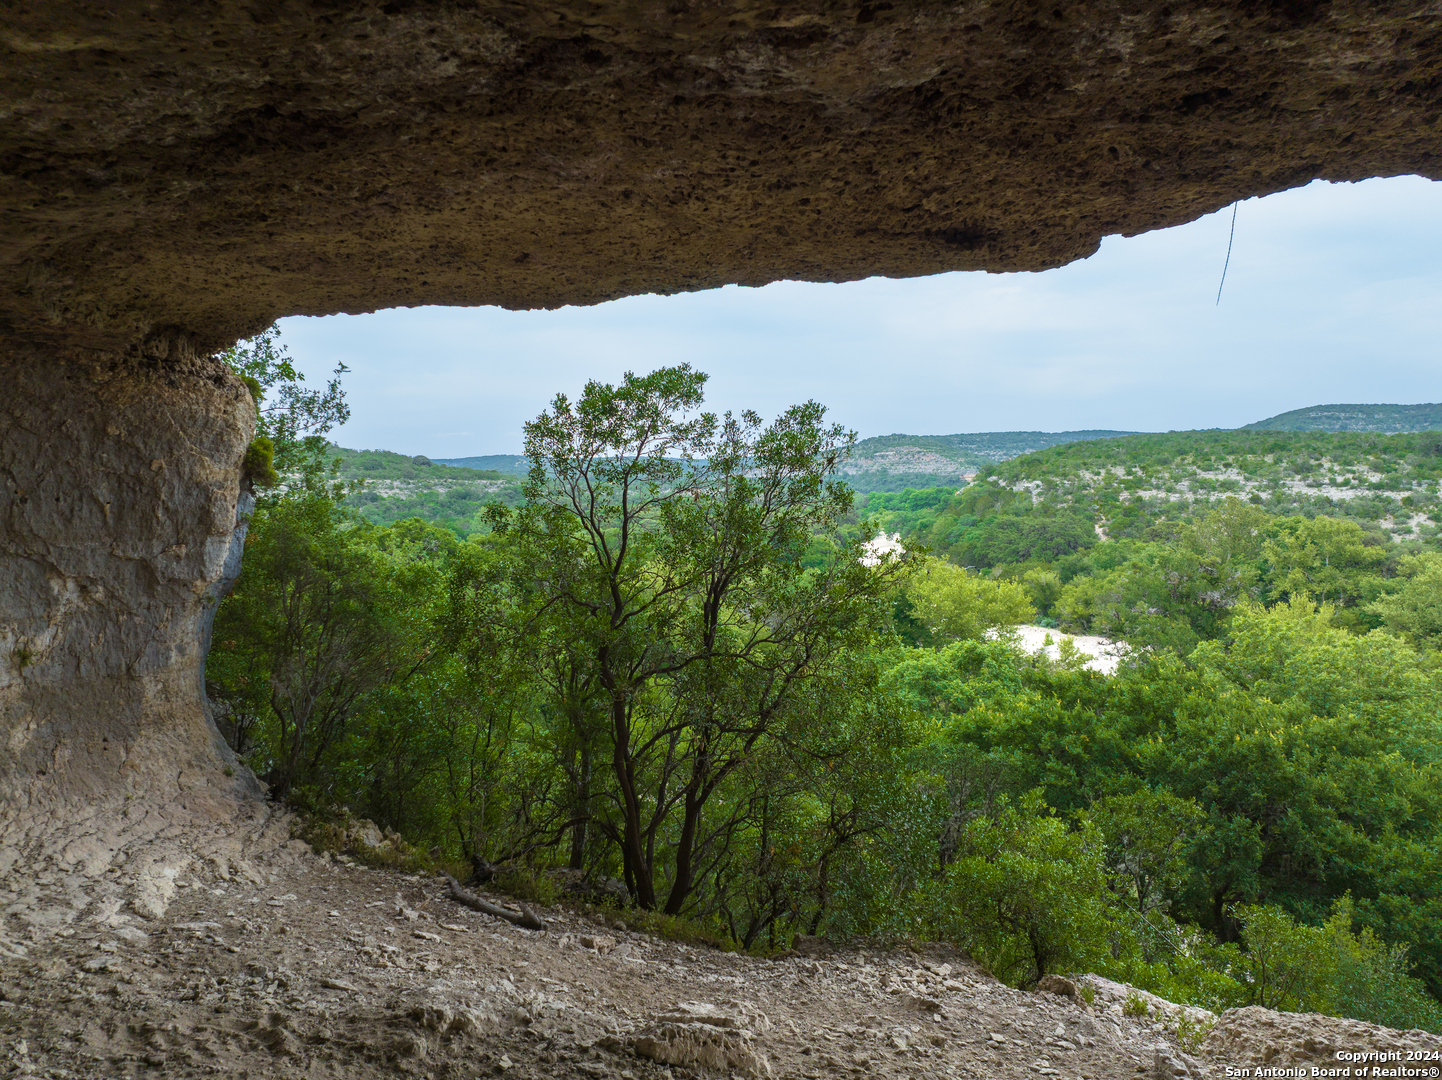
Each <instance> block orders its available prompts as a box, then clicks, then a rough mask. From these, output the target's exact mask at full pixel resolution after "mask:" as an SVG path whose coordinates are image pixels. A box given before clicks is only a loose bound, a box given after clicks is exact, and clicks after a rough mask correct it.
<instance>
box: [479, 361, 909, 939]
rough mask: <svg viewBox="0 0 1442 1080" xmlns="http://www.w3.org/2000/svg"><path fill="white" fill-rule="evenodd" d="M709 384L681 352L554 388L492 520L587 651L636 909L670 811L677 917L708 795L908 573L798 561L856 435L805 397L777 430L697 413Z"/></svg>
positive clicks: (745, 419)
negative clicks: (655, 363) (636, 368)
mask: <svg viewBox="0 0 1442 1080" xmlns="http://www.w3.org/2000/svg"><path fill="white" fill-rule="evenodd" d="M705 379H706V376H704V375H703V374H701V373H699V372H695V371H693V370H692V369H691V368H690V367H689V366H686V365H682V366H680V367H676V368H662V369H660V370H658V371H655V372H653V373H651V374H650V375H647V376H644V377H637V376H635V375H633V374H630V373H628V374H627V375H626V376H625V378H624V380H623V382H622V384H621V385H620V386H609V385H605V384H602V383H596V382H592V383H588V384H587V386H586V388H585V391H584V392H583V394H582V396H581V398H580V399H579V400H578V401H577V402H576V403H575V404H574V405H572V403H571V402H570V401H569V400H568V399H567V398H565V397H564V396H558V397H557V398H556V399H555V401H554V402H553V404H552V407H551V408H550V410H548V411H547V412H546V413H543V414H542V415H541V416H540V417H538V418H537V419H536V420H534V421H532V422H531V423H529V424H527V425H526V455H527V457H528V458H529V459H530V460H531V461H532V463H533V466H532V470H531V474H530V479H529V483H528V487H527V492H526V494H527V503H526V505H524V506H523V507H522V508H520V509H519V510H518V511H517V512H516V513H514V514H507V513H504V512H502V511H500V510H497V511H496V512H495V514H494V520H495V522H496V527H497V529H498V530H499V531H502V532H503V533H506V534H508V535H511V536H514V537H515V538H516V542H517V543H518V544H519V546H520V550H522V551H523V553H524V554H523V561H524V562H525V564H526V565H528V566H530V567H532V571H533V573H534V575H535V579H534V581H533V583H532V586H531V587H532V588H533V589H534V590H535V592H536V594H537V595H538V597H539V598H541V603H542V606H543V607H546V608H551V609H558V610H563V611H564V612H565V615H564V616H563V617H562V618H563V622H564V625H565V627H567V630H566V631H565V632H568V633H574V634H578V635H580V636H581V639H582V640H584V641H585V642H586V643H587V647H588V649H589V651H590V653H591V655H592V657H593V658H594V660H593V663H594V671H595V678H596V680H597V682H598V683H599V684H600V687H601V688H602V691H603V693H604V696H605V700H606V712H607V720H608V729H609V735H610V743H611V751H612V763H611V764H612V773H613V778H614V782H615V793H614V797H615V800H616V807H617V811H618V814H617V818H616V820H614V821H610V820H609V819H604V820H601V819H598V820H597V821H596V826H597V827H598V828H601V829H602V830H603V831H608V832H609V833H610V834H611V835H612V837H613V839H614V840H615V842H616V843H617V845H618V846H619V848H620V850H621V854H622V861H623V869H624V872H625V875H626V879H627V884H628V886H629V887H630V888H631V889H632V892H633V895H634V896H635V897H636V899H637V901H638V902H639V903H640V904H641V905H642V906H643V907H648V908H650V907H655V906H657V905H658V901H659V898H658V895H657V892H656V885H655V874H656V865H657V857H658V856H657V841H658V839H659V837H660V835H661V830H662V826H663V825H664V824H665V822H666V821H667V819H668V818H669V816H670V814H671V812H672V810H673V809H676V810H678V811H679V815H680V818H681V824H680V828H679V834H678V836H677V838H676V841H675V844H674V848H673V849H672V870H671V878H672V883H671V888H670V890H669V894H668V896H667V898H666V900H665V907H666V910H667V911H668V912H669V913H673V914H674V913H676V912H677V911H679V910H680V909H681V907H682V905H683V904H684V903H685V901H686V898H687V897H688V896H689V894H690V892H691V891H692V889H693V888H694V886H695V876H694V868H695V857H696V843H697V838H698V836H699V829H700V826H701V817H702V814H703V811H704V809H705V806H706V804H707V803H708V801H709V800H710V799H711V798H712V796H713V795H714V794H715V793H716V791H717V790H718V788H719V787H720V785H721V784H722V783H723V782H724V781H725V780H726V778H727V777H728V776H729V775H730V774H731V773H732V772H734V771H735V770H736V769H738V768H739V767H740V766H741V765H742V764H743V763H745V762H746V761H747V760H748V758H749V755H750V754H751V753H752V752H753V750H754V748H755V747H756V746H757V744H758V742H759V741H761V740H762V739H764V738H765V737H766V735H767V733H768V732H769V731H771V730H772V728H773V727H774V726H775V725H776V724H778V723H780V722H782V721H783V719H784V718H785V717H786V716H788V715H789V714H790V713H791V712H792V711H793V710H795V709H797V708H800V707H801V704H800V703H801V701H802V700H804V698H805V690H806V688H807V687H808V685H809V684H810V682H811V681H812V680H813V679H815V678H817V677H818V675H819V674H821V673H822V672H823V671H824V670H825V668H826V666H827V664H828V662H829V660H830V659H831V658H833V657H834V656H836V655H837V654H838V652H839V651H840V650H841V649H842V648H843V647H846V646H853V645H858V644H862V643H864V642H866V641H868V640H870V638H871V636H872V635H874V634H875V633H876V628H877V627H879V626H880V625H882V623H883V621H884V618H885V610H884V603H883V598H884V595H885V593H886V591H887V589H889V588H890V587H891V583H892V582H893V581H894V580H895V578H896V576H897V574H898V573H899V564H894V563H891V562H888V563H886V564H885V565H883V566H881V567H878V568H868V567H865V566H862V565H861V564H860V562H859V561H858V560H857V558H856V557H855V555H854V554H851V553H849V552H848V551H847V550H846V549H844V548H838V549H837V550H836V552H835V554H834V555H833V557H832V558H831V560H830V562H829V564H828V565H827V566H825V567H823V568H820V569H807V568H806V567H805V566H803V564H802V560H803V557H804V556H805V555H806V553H807V551H808V549H809V548H811V546H812V541H813V536H814V535H815V534H821V535H829V534H832V533H834V532H835V529H836V526H837V523H838V521H839V519H840V518H841V516H842V515H843V514H845V513H846V512H847V511H848V510H849V509H850V506H851V497H852V496H851V492H850V490H849V489H848V488H846V486H845V485H844V484H840V483H838V482H836V481H832V480H828V479H827V477H829V476H831V475H832V474H834V473H835V471H836V467H837V464H838V462H839V460H840V459H841V457H842V456H843V455H844V453H845V452H846V449H847V448H848V447H849V445H850V442H851V439H852V436H850V435H848V434H847V433H845V432H843V431H842V430H841V429H840V428H837V427H835V426H827V425H825V424H824V423H823V415H824V410H823V409H822V408H821V406H819V405H816V404H815V403H808V404H806V405H801V406H796V407H794V408H792V409H790V410H788V411H787V412H786V413H785V414H783V415H782V417H781V418H779V419H778V420H777V421H775V422H774V423H772V424H770V425H767V424H764V423H763V422H762V421H761V419H760V417H758V416H756V415H755V414H754V413H749V412H748V413H744V414H742V415H741V416H740V417H733V416H732V415H730V414H727V415H726V417H724V418H723V419H720V420H718V418H717V417H716V416H715V415H714V414H710V413H701V412H699V411H698V410H699V408H700V405H701V402H702V387H703V386H704V383H705ZM648 775H649V784H648V787H649V793H645V792H643V788H642V782H643V780H646V779H647V777H648Z"/></svg>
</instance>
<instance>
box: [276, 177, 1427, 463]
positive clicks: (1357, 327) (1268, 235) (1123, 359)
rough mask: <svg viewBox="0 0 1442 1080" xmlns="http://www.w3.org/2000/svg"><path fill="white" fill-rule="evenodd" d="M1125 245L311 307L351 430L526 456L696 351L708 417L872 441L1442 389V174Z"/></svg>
mask: <svg viewBox="0 0 1442 1080" xmlns="http://www.w3.org/2000/svg"><path fill="white" fill-rule="evenodd" d="M1230 222H1231V211H1230V209H1228V210H1226V211H1223V212H1221V213H1219V214H1212V215H1209V216H1208V217H1205V218H1201V219H1199V220H1197V221H1194V222H1192V223H1190V224H1188V225H1183V226H1180V227H1178V228H1175V229H1167V230H1164V231H1160V232H1154V233H1148V234H1145V235H1143V236H1136V237H1131V238H1122V237H1117V236H1113V237H1108V238H1107V239H1106V240H1104V241H1103V242H1102V246H1101V250H1100V251H1098V252H1097V253H1096V254H1095V255H1093V256H1092V257H1091V258H1090V259H1086V260H1083V261H1081V262H1076V263H1072V264H1071V265H1070V266H1065V267H1062V268H1060V269H1057V270H1049V271H1046V272H1044V273H1038V274H985V273H965V274H963V273H956V274H942V275H938V276H936V277H930V278H911V279H902V280H895V279H884V278H871V279H869V280H866V281H858V282H851V283H848V284H842V285H825V284H810V283H803V282H777V283H775V284H772V285H768V286H766V287H765V288H760V289H748V288H740V287H737V286H728V287H727V288H724V289H718V290H713V291H711V292H705V293H691V294H687V295H683V296H670V297H659V296H638V297H631V298H629V299H625V300H617V301H614V302H612V303H608V304H602V305H599V306H597V307H591V308H577V307H567V308H561V309H559V310H557V311H520V312H518V311H503V310H500V309H498V308H440V307H429V308H396V309H390V310H387V311H381V312H376V313H375V314H371V315H355V316H349V315H334V316H329V317H326V318H301V317H297V318H290V319H285V320H283V321H282V322H281V331H282V340H283V341H284V342H286V343H287V344H288V345H289V347H290V351H291V354H292V356H293V357H294V358H295V359H296V361H297V362H298V363H299V365H300V366H301V368H302V370H304V371H305V372H306V373H307V374H308V376H309V378H310V379H311V381H313V382H317V381H320V380H322V379H324V377H325V375H326V373H327V372H328V371H329V369H330V368H332V367H333V366H334V365H335V363H336V361H344V362H345V363H346V364H347V365H348V366H349V367H350V368H351V373H350V374H349V375H348V376H347V377H346V379H345V383H344V385H345V387H346V389H347V391H348V394H349V398H350V402H351V405H352V409H353V412H352V418H351V421H350V422H349V423H348V424H346V425H345V427H344V428H342V429H340V430H339V431H338V432H337V433H336V435H335V438H336V441H337V442H339V443H341V444H342V445H344V446H351V447H359V448H364V449H371V448H379V449H388V450H398V451H402V452H405V453H411V454H415V453H423V454H428V455H430V456H431V457H463V456H468V455H472V454H505V453H519V452H520V449H521V425H522V424H523V423H524V422H525V421H526V420H528V419H530V418H532V417H534V416H535V415H536V414H537V413H538V412H540V411H541V409H543V408H544V407H545V405H546V403H547V402H548V401H549V400H550V398H551V397H552V396H553V395H554V394H555V393H557V392H558V391H565V392H566V393H568V394H573V395H574V394H575V393H576V392H577V391H579V390H580V388H581V387H582V385H583V384H584V383H585V381H586V380H587V379H589V378H599V379H604V380H607V381H615V380H617V379H619V377H620V376H621V374H622V373H623V372H624V371H627V370H633V371H638V372H643V371H650V370H651V369H653V368H655V367H658V366H661V365H663V364H675V363H680V362H682V361H689V362H690V363H691V364H693V365H694V366H696V367H698V368H700V369H701V370H702V371H706V372H708V373H710V375H711V377H712V378H711V382H710V383H709V390H708V395H707V396H708V402H707V404H708V407H709V408H715V409H718V410H725V409H740V408H754V409H757V410H758V411H760V412H761V413H763V414H765V415H773V414H775V413H777V412H779V411H780V410H781V409H783V408H785V407H786V406H787V405H790V404H793V403H794V402H797V401H803V400H806V399H807V398H815V399H816V400H818V401H820V402H822V403H823V404H825V405H827V406H828V407H829V408H830V410H831V416H832V418H833V419H835V420H838V421H840V422H841V423H844V424H846V425H848V426H850V427H853V428H855V429H857V430H858V431H859V432H860V434H861V435H862V437H867V436H871V435H887V434H891V433H894V432H906V433H908V434H916V435H943V434H950V433H952V432H958V431H1006V430H1014V429H1034V430H1044V431H1058V430H1068V429H1077V428H1119V429H1127V430H1143V431H1163V430H1168V429H1172V428H1192V427H1236V426H1239V425H1241V424H1246V423H1250V422H1251V421H1253V420H1259V419H1262V418H1263V417H1266V416H1270V415H1272V414H1274V413H1278V412H1283V411H1286V410H1288V409H1295V408H1300V407H1302V406H1304V405H1316V404H1323V403H1330V402H1423V401H1439V400H1442V183H1434V182H1431V181H1427V180H1422V179H1419V178H1417V177H1398V178H1393V179H1388V180H1368V181H1365V182H1363V183H1360V184H1324V183H1321V182H1317V183H1313V184H1310V185H1308V186H1307V187H1304V188H1298V189H1295V190H1293V191H1288V192H1283V193H1280V194H1277V195H1272V196H1269V197H1268V198H1266V199H1251V200H1248V201H1246V202H1243V203H1242V204H1241V206H1240V208H1239V210H1238V212H1237V230H1236V242H1235V245H1234V247H1233V251H1232V261H1231V268H1230V270H1229V271H1228V273H1227V281H1226V287H1225V289H1224V290H1223V292H1222V301H1221V305H1220V306H1216V305H1215V299H1216V293H1217V282H1218V279H1219V278H1220V276H1221V272H1222V262H1223V259H1224V258H1225V255H1226V248H1227V230H1228V226H1229V224H1230Z"/></svg>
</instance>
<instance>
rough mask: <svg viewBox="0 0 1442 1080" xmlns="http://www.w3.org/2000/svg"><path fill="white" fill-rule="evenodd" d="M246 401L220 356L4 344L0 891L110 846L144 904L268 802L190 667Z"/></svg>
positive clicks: (89, 866)
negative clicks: (188, 359)
mask: <svg viewBox="0 0 1442 1080" xmlns="http://www.w3.org/2000/svg"><path fill="white" fill-rule="evenodd" d="M254 417H255V411H254V405H253V404H252V402H251V399H250V395H249V393H248V392H247V391H246V389H245V387H244V386H243V385H242V384H241V383H240V381H239V380H238V379H236V378H235V377H234V376H232V375H229V374H227V373H226V372H224V371H223V370H222V369H221V368H220V366H219V365H218V364H206V363H190V364H174V363H172V364H162V363H159V362H152V363H150V364H146V365H141V364H136V363H133V362H130V361H126V360H122V359H120V358H117V357H114V356H105V355H102V354H95V353H87V352H83V351H79V350H72V351H69V352H65V353H62V354H58V355H57V354H56V353H54V352H47V353H46V354H45V355H44V356H43V357H36V356H34V355H30V354H28V353H27V351H26V350H25V349H23V348H8V349H3V350H0V881H3V882H5V883H6V884H5V888H6V889H7V890H8V889H10V888H11V887H12V886H11V883H14V887H15V888H17V889H22V890H23V888H25V887H27V886H25V885H24V884H23V882H25V880H26V878H27V877H28V876H29V875H30V874H35V873H40V874H50V875H57V876H58V877H57V880H59V879H66V880H70V879H74V881H75V882H79V881H80V880H82V879H84V880H88V881H90V882H91V883H92V884H93V883H95V882H99V881H102V880H104V879H105V878H106V875H107V874H108V873H109V871H111V869H112V867H114V866H118V865H120V864H121V863H123V864H124V866H125V869H124V873H123V875H121V876H122V877H123V880H124V882H125V885H124V888H123V889H118V890H117V891H119V892H123V894H124V895H122V896H120V897H119V899H118V900H117V902H118V903H125V904H129V905H132V906H133V907H134V908H135V909H136V910H138V911H140V912H141V913H143V914H147V915H158V914H160V913H161V912H163V910H164V906H165V901H166V899H167V897H168V896H169V895H170V894H171V893H173V891H174V886H173V881H174V878H175V876H176V875H177V873H179V872H181V871H182V870H183V869H184V866H185V865H186V864H188V863H189V862H190V861H192V860H194V859H203V858H208V857H211V856H215V857H217V858H221V859H225V858H228V857H229V856H226V855H225V854H224V852H225V851H230V852H232V853H236V852H238V851H239V850H240V849H241V848H243V847H244V846H245V845H246V844H247V843H249V841H248V840H247V839H246V837H247V835H248V833H247V830H248V828H249V825H248V824H247V823H252V824H254V823H263V822H264V821H265V820H267V819H268V817H269V816H270V814H271V810H270V809H269V808H268V807H266V806H265V805H264V804H263V803H262V802H260V801H259V800H258V799H256V798H254V797H255V796H257V795H259V794H260V788H259V787H258V786H257V785H256V782H255V780H254V778H252V777H251V776H250V774H249V772H248V771H247V770H245V769H244V768H243V767H241V766H240V765H239V763H238V762H237V761H236V760H235V758H234V755H232V754H231V753H230V751H229V749H228V748H227V747H226V745H225V743H224V741H223V740H221V738H220V737H219V735H218V733H217V731H216V729H215V726H214V724H213V723H212V722H211V720H210V718H209V717H208V716H207V715H206V713H205V710H204V704H203V702H204V697H203V694H202V692H201V674H200V665H201V657H202V652H201V647H202V641H203V638H204V634H203V633H202V628H203V624H204V623H205V622H206V617H207V613H208V612H209V610H210V609H211V607H212V606H213V604H214V589H213V585H214V583H215V582H216V581H217V580H218V579H219V578H220V577H221V576H222V574H223V573H224V569H225V565H226V561H227V559H228V558H229V557H230V556H231V553H232V548H233V546H234V542H235V530H236V524H237V523H236V502H237V498H238V495H239V485H240V462H241V459H242V457H243V455H244V452H245V447H246V444H247V442H248V440H249V437H250V431H251V428H252V425H253V423H254ZM217 829H219V830H220V831H221V832H222V833H224V834H225V836H224V837H223V838H218V837H215V836H213V834H215V833H216V830H217ZM157 838H168V839H166V840H165V842H164V843H163V844H161V845H160V846H159V847H156V848H154V849H150V848H147V847H146V844H147V843H148V841H149V840H153V839H157ZM212 839H215V840H216V842H217V843H219V844H220V848H219V849H215V850H212V849H211V847H209V846H208V845H210V842H211V840H212ZM75 887H76V888H79V887H80V886H79V885H78V884H77V885H76V886H75ZM24 917H25V918H27V919H34V918H38V919H44V918H47V917H48V916H47V915H45V914H44V912H43V911H40V910H37V909H34V908H33V907H32V908H31V909H28V913H27V914H26V915H25V916H24Z"/></svg>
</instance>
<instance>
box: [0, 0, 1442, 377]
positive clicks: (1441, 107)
mask: <svg viewBox="0 0 1442 1080" xmlns="http://www.w3.org/2000/svg"><path fill="white" fill-rule="evenodd" d="M0 22H3V27H0V47H3V48H5V49H6V50H8V52H7V53H6V56H5V63H4V64H3V65H0V118H3V123H0V205H3V206H4V208H5V218H4V222H5V224H4V227H3V233H4V237H3V249H0V297H3V299H0V328H3V329H4V330H6V331H7V332H9V333H11V334H15V335H20V336H23V337H27V338H32V339H40V340H45V341H51V342H55V343H65V344H70V345H82V346H87V347H91V348H99V349H107V350H117V349H122V348H128V347H132V346H134V345H136V344H137V343H138V342H142V341H144V342H146V346H145V347H146V351H147V352H149V353H151V354H153V355H156V356H162V357H163V356H166V355H175V354H184V353H187V352H189V351H191V350H199V351H201V352H207V351H210V350H212V349H214V348H216V347H219V346H223V345H226V344H228V343H229V342H231V341H233V340H234V339H235V338H236V337H237V336H239V335H242V334H244V333H248V332H253V331H255V330H258V329H259V328H261V327H262V326H264V325H266V324H267V323H269V322H270V321H271V320H272V319H273V318H275V317H277V316H281V315H287V314H294V313H305V314H314V315H320V314H327V313H333V312H339V311H347V312H359V311H367V310H374V309H377V308H383V307H389V306H396V305H415V304H501V305H504V306H508V307H537V306H554V305H560V304H566V303H579V304H589V303H596V302H598V301H602V300H607V299H611V298H614V297H618V296H624V295H627V294H634V293H642V292H651V291H656V292H675V291H681V290H689V289H703V288H712V287H716V286H719V285H723V284H726V283H730V282H740V283H743V284H751V285H759V284H762V283H765V282H768V281H772V280H776V279H778V278H800V279H807V280H818V281H839V280H846V279H852V278H859V277H864V276H868V275H873V274H883V275H891V276H906V275H916V274H931V273H936V272H939V271H943V270H953V269H977V268H984V269H988V270H1040V269H1044V268H1047V267H1053V266H1057V265H1060V264H1062V263H1065V262H1067V261H1069V260H1072V259H1076V258H1080V257H1082V256H1085V255H1088V254H1090V253H1091V252H1092V251H1094V250H1095V249H1096V246H1097V244H1098V242H1099V241H1100V239H1101V237H1103V236H1105V235H1107V234H1111V233H1126V234H1132V233H1137V232H1142V231H1145V230H1148V229H1154V228H1158V227H1162V226H1168V225H1175V224H1178V223H1180V222H1184V221H1187V220H1189V219H1192V218H1195V217H1197V216H1198V215H1200V214H1203V213H1207V212H1209V211H1213V210H1216V209H1218V208H1219V207H1223V206H1225V205H1226V204H1228V203H1230V202H1232V201H1233V200H1234V199H1238V198H1241V197H1245V196H1251V195H1261V194H1264V193H1268V192H1273V191H1277V190H1281V189H1284V188H1288V187H1292V186H1295V185H1298V184H1302V183H1305V182H1307V181H1309V180H1311V179H1313V178H1316V177H1324V178H1327V179H1331V180H1359V179H1362V178H1364V177H1369V176H1376V175H1390V174H1397V173H1410V172H1417V173H1422V174H1424V175H1428V176H1433V177H1437V176H1442V159H1439V150H1442V128H1439V126H1438V119H1439V114H1442V37H1439V27H1442V9H1439V7H1438V5H1436V4H1435V3H1433V4H1418V3H1377V2H1363V0H1352V2H1348V0H1332V2H1326V0H1321V2H1318V0H1240V2H1233V3H1214V4H1172V3H1161V2H1157V0H1147V2H1131V3H1126V2H1121V3H1118V2H1111V3H1099V4H1093V3H1087V4H1080V3H1056V2H1048V3H1003V2H963V3H957V4H952V5H937V4H918V3H908V2H887V0H855V2H819V0H802V2H799V3H792V4H783V5H776V4H771V3H757V2H752V0H733V2H729V3H718V2H710V0H650V2H638V3H625V4H621V3H614V2H577V0H562V2H557V3H546V4H527V3H514V2H512V3H507V2H495V0H450V2H427V0H390V2H386V3H376V2H369V3H355V4H343V3H338V2H328V0H308V2H302V0H249V2H213V3H207V4H195V3H190V2H182V0H145V2H139V0H121V2H118V3H112V4H106V5H99V4H79V3H67V4H41V3H29V4H12V5H7V7H6V10H5V12H4V14H3V16H0Z"/></svg>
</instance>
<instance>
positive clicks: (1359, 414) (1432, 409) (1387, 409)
mask: <svg viewBox="0 0 1442 1080" xmlns="http://www.w3.org/2000/svg"><path fill="white" fill-rule="evenodd" d="M1240 430H1242V431H1378V432H1385V433H1386V434H1389V435H1391V434H1396V433H1398V432H1408V431H1442V404H1431V405H1313V406H1311V407H1310V408H1306V409H1293V410H1292V411H1291V412H1284V413H1279V414H1278V415H1276V416H1272V417H1268V418H1267V419H1266V420H1258V421H1257V422H1256V423H1255V424H1248V425H1247V426H1246V427H1244V428H1241V429H1240Z"/></svg>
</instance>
